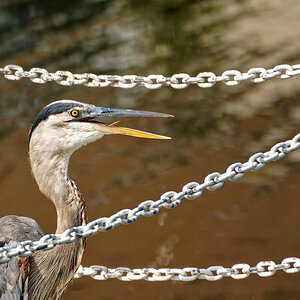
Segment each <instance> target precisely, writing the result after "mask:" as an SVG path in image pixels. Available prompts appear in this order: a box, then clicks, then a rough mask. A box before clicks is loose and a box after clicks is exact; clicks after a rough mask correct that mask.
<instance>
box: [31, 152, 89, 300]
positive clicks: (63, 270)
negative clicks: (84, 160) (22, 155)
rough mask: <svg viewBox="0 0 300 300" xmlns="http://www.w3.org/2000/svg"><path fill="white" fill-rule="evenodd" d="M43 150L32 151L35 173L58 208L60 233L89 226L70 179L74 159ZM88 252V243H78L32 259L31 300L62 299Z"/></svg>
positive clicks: (34, 256) (80, 200)
mask: <svg viewBox="0 0 300 300" xmlns="http://www.w3.org/2000/svg"><path fill="white" fill-rule="evenodd" d="M39 149H40V148H39V147H31V148H30V151H29V157H30V163H31V167H32V173H33V176H34V178H35V180H36V182H37V184H38V186H39V189H40V191H41V192H42V193H43V194H44V195H45V196H46V197H48V198H49V199H51V200H52V202H53V203H54V205H55V207H56V211H57V230H56V233H61V232H63V231H65V230H66V229H68V228H71V227H74V226H79V225H84V224H86V212H85V203H84V201H83V198H82V196H81V194H80V192H79V190H78V189H77V187H76V184H75V183H74V182H73V181H72V180H71V179H70V178H69V177H68V163H69V159H70V155H66V154H64V155H63V154H60V153H59V152H54V151H53V150H52V151H50V150H48V151H47V150H45V148H44V149H42V150H39ZM48 149H49V148H48ZM84 248H85V240H84V239H78V240H76V241H75V242H73V243H70V244H63V245H57V246H56V247H55V248H53V249H52V250H50V251H45V252H43V251H38V252H35V253H34V255H33V256H31V257H30V275H29V297H30V299H53V298H59V297H60V295H61V294H62V292H63V291H64V289H65V288H66V287H67V285H68V284H69V283H70V281H71V280H72V278H73V276H74V274H75V272H76V270H77V268H78V267H79V265H80V262H81V259H82V255H83V251H84Z"/></svg>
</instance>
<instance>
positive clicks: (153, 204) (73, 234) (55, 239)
mask: <svg viewBox="0 0 300 300" xmlns="http://www.w3.org/2000/svg"><path fill="white" fill-rule="evenodd" d="M299 148H300V133H298V134H297V135H296V136H294V138H293V139H291V140H288V141H285V142H280V143H278V144H276V145H274V146H273V147H272V148H271V149H270V150H269V151H267V152H264V153H262V152H259V153H255V154H253V155H252V156H251V157H250V158H249V160H248V161H247V162H245V163H241V162H236V163H234V164H231V165H230V166H229V167H228V168H227V169H226V172H224V173H222V174H221V173H218V172H214V173H211V174H209V175H208V176H206V177H205V179H204V182H203V183H201V184H200V183H198V182H190V183H188V184H186V185H185V186H184V187H183V188H182V191H181V192H175V191H169V192H166V193H164V194H163V195H161V196H160V199H159V200H157V201H153V200H146V201H144V202H142V203H140V204H139V205H138V206H137V207H135V208H133V209H123V210H121V211H119V212H117V213H116V214H114V215H112V216H111V217H109V218H107V217H102V218H99V219H96V220H94V221H92V222H90V223H88V224H86V225H84V226H78V227H73V228H70V229H67V230H66V231H65V232H63V233H61V234H46V235H44V236H43V237H42V238H41V239H40V240H38V241H24V242H21V243H19V244H18V245H17V246H15V247H0V264H2V263H6V262H8V261H10V259H11V258H12V257H14V256H18V255H20V256H30V255H32V254H33V252H34V251H37V250H50V249H53V248H54V247H55V246H56V245H60V244H65V243H72V242H74V241H75V240H76V239H77V238H84V237H88V236H91V235H94V234H96V233H98V232H100V231H101V232H105V231H108V230H111V229H113V228H115V227H116V226H119V225H121V224H130V223H132V222H134V221H136V220H137V219H138V218H139V217H140V216H153V215H155V214H157V213H158V212H159V210H160V209H161V208H162V207H165V208H173V207H176V206H178V205H179V204H180V202H181V199H183V198H185V199H189V200H193V199H196V198H198V197H200V196H201V194H202V192H203V190H205V189H207V190H210V191H214V190H216V189H218V188H220V187H222V186H223V185H224V182H225V181H227V180H231V181H234V180H237V179H240V178H242V177H243V176H244V175H245V173H246V172H248V171H250V170H251V171H257V170H259V169H261V168H262V167H264V166H265V164H266V163H268V162H271V161H275V160H278V159H281V158H283V157H284V156H285V155H286V154H288V153H290V152H292V151H295V150H297V149H299Z"/></svg>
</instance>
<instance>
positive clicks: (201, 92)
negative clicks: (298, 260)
mask: <svg viewBox="0 0 300 300" xmlns="http://www.w3.org/2000/svg"><path fill="white" fill-rule="evenodd" d="M299 15H300V3H299V1H298V0H252V1H241V0H240V1H238V0H202V1H201V0H148V1H139V0H129V1H125V0H106V1H105V0H72V1H71V0H60V1H38V0H1V1H0V43H1V47H0V66H1V67H4V66H5V65H7V64H18V65H21V66H22V67H24V69H25V70H29V69H30V68H32V67H43V68H46V69H47V70H48V71H51V72H55V71H57V70H69V71H71V72H73V73H85V72H88V73H89V72H90V73H96V74H118V75H125V74H138V75H149V74H153V73H154V74H163V75H165V76H169V75H173V74H174V73H188V74H190V75H191V76H196V75H197V74H198V73H199V72H203V71H212V72H215V73H216V74H218V75H219V74H221V73H222V72H223V71H225V70H227V69H238V70H240V71H242V72H246V71H247V70H248V69H249V68H252V67H258V66H262V67H265V68H271V67H273V66H275V65H278V64H283V63H288V64H298V63H300V43H299V36H300V26H299V25H300V24H299V23H300V21H299ZM0 89H1V97H0V189H1V194H0V204H1V208H0V216H4V215H7V214H16V215H24V216H27V217H31V218H34V219H35V220H37V221H38V223H39V224H40V225H41V226H42V228H43V229H44V231H45V232H47V233H50V232H54V231H55V226H56V213H55V210H54V206H53V205H52V203H51V202H50V201H49V200H47V199H46V198H45V197H44V196H43V195H41V194H40V192H39V191H38V188H37V186H36V184H35V182H34V180H33V178H32V176H31V174H30V167H29V163H28V159H27V136H28V131H29V129H30V126H31V123H32V122H33V120H34V118H35V116H36V114H37V113H38V112H39V110H40V109H41V108H42V107H43V106H45V105H46V104H48V103H49V102H51V101H53V100H58V99H73V100H79V101H83V102H87V103H92V104H95V105H98V106H107V107H122V108H125V107H126V108H135V109H143V110H152V111H159V112H165V113H171V114H174V115H175V116H176V118H174V119H172V120H166V119H159V120H153V119H152V120H151V119H148V120H137V119H135V120H131V121H129V120H128V121H125V122H124V125H125V126H128V127H133V128H137V129H141V130H146V131H150V132H155V133H158V134H164V135H168V136H172V138H173V139H172V140H170V141H159V140H157V141H155V140H153V141H152V140H142V139H135V138H131V137H124V136H108V137H105V138H104V139H102V140H100V141H98V142H96V143H94V144H92V145H89V146H87V147H85V148H84V149H82V150H80V151H78V152H77V153H75V154H74V156H73V157H72V159H71V163H70V174H71V177H72V178H73V179H74V180H75V181H76V182H77V184H78V186H79V187H80V189H81V192H82V193H83V195H84V197H85V200H86V203H87V210H88V216H89V220H93V219H95V218H98V217H101V216H110V215H111V214H113V213H115V212H117V211H119V210H120V209H123V208H133V207H135V206H136V205H137V204H138V203H140V202H142V201H144V200H147V199H154V200H156V199H158V198H159V196H160V195H161V194H162V193H164V192H166V191H168V190H175V191H179V190H180V189H181V187H182V186H183V185H184V184H186V183H187V182H189V181H198V182H202V180H203V178H204V177H205V176H206V175H207V174H209V173H211V172H214V171H219V172H223V171H225V169H226V168H227V166H228V165H229V164H231V163H234V162H237V161H241V162H244V161H246V160H247V159H248V157H249V156H250V155H251V154H252V153H255V152H260V151H267V150H268V149H269V148H270V147H271V146H272V145H273V144H275V143H277V142H279V141H283V140H287V139H290V138H292V137H293V136H294V135H295V134H297V133H298V132H299V121H300V104H299V96H300V84H299V76H298V77H295V78H292V79H288V80H280V79H270V80H269V81H267V82H265V83H261V84H254V83H252V82H250V81H247V82H243V83H241V84H240V85H238V86H234V87H228V86H225V85H224V84H223V83H218V84H216V85H215V86H214V87H212V88H210V89H201V88H199V87H197V86H195V85H191V86H190V87H188V88H186V89H184V90H174V89H172V88H170V87H163V88H161V89H159V90H147V89H145V88H143V87H138V88H134V89H128V90H123V89H120V88H102V89H101V88H88V87H84V86H76V87H75V86H73V87H63V86H59V85H58V84H56V83H46V84H44V85H39V84H35V83H32V82H31V81H30V80H28V79H22V80H20V81H9V80H7V79H5V78H3V77H2V76H1V78H0ZM299 163H300V152H299V151H298V152H294V153H291V154H289V155H288V156H287V157H285V158H284V159H282V160H280V161H278V162H275V163H270V164H269V165H268V166H266V167H265V168H263V169H262V170H260V171H258V172H251V173H250V174H247V175H246V176H245V177H244V178H243V179H241V180H239V181H238V182H232V183H226V184H225V185H224V187H223V188H222V189H220V190H217V191H215V192H208V191H206V192H204V193H203V195H202V197H201V198H199V199H196V200H194V201H188V200H183V201H182V203H181V205H180V206H179V207H177V208H176V209H172V210H167V209H162V210H161V211H160V213H159V214H158V215H156V216H153V217H151V218H141V219H139V220H138V221H137V222H136V223H133V224H131V225H130V226H129V225H128V226H120V227H118V228H116V229H114V230H113V231H111V232H107V233H99V234H98V235H95V236H93V237H90V238H88V241H87V248H86V252H85V256H84V259H83V262H82V265H83V266H90V265H94V264H98V265H105V266H108V267H118V266H127V267H130V268H141V267H156V268H160V267H178V268H182V267H187V266H197V267H199V268H207V267H209V266H212V265H222V266H224V267H230V266H232V265H233V264H236V263H248V264H250V265H251V266H255V265H256V264H257V263H258V262H259V261H261V260H273V261H275V262H277V263H279V262H281V261H282V259H284V258H286V257H291V256H299V246H300V218H299V202H298V201H299V194H300V172H299V170H300V164H299ZM299 280H300V273H297V274H293V275H289V274H286V273H284V272H283V271H279V272H277V274H276V275H275V276H273V277H270V278H260V277H259V276H257V275H251V276H250V277H249V278H248V279H245V280H241V281H237V280H233V279H230V278H225V279H222V280H221V281H218V282H207V281H203V280H201V281H200V280H198V281H193V282H187V283H181V282H171V281H169V282H162V283H150V282H145V281H135V282H120V281H118V280H117V279H111V280H108V281H106V282H100V281H95V280H93V279H91V278H89V277H84V278H81V279H76V280H74V283H73V284H72V285H71V286H70V287H69V288H68V289H67V292H66V293H65V294H64V296H63V299H73V300H75V299H90V300H92V299H104V300H110V299H121V298H123V299H145V300H147V299H159V300H168V299H174V300H180V299H189V300H191V299H205V300H210V299H266V300H268V299H272V300H276V299H300V287H299Z"/></svg>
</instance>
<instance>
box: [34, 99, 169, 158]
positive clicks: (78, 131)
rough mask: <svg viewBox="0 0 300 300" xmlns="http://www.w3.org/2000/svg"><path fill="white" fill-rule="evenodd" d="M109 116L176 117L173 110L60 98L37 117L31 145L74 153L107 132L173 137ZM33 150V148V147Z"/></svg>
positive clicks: (143, 136)
mask: <svg viewBox="0 0 300 300" xmlns="http://www.w3.org/2000/svg"><path fill="white" fill-rule="evenodd" d="M107 117H116V118H121V119H122V118H127V117H173V116H172V115H169V114H163V113H156V112H148V111H139V110H130V109H117V108H105V107H96V106H94V105H91V104H85V103H81V102H77V101H71V100H60V101H55V102H53V103H50V104H49V105H47V106H46V107H44V108H43V109H42V110H41V111H40V113H39V114H38V116H37V117H36V119H35V121H34V123H33V125H32V128H31V130H30V133H29V147H30V148H32V147H34V146H33V145H35V146H36V145H39V146H41V145H43V146H42V147H43V148H47V149H49V148H51V149H53V150H55V151H59V152H62V151H64V152H67V153H68V154H72V153H73V152H74V151H76V150H77V149H79V148H80V147H82V146H85V145H86V144H88V143H91V142H94V141H96V140H98V139H100V138H102V137H103V136H104V135H106V134H122V135H129V136H135V137H140V138H151V139H169V137H165V136H161V135H156V134H152V133H148V132H143V131H139V130H135V129H130V128H125V127H119V126H116V125H115V124H116V123H117V122H114V123H112V124H105V123H103V122H101V119H102V120H103V118H107ZM31 150H33V149H31Z"/></svg>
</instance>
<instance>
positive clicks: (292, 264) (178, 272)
mask: <svg viewBox="0 0 300 300" xmlns="http://www.w3.org/2000/svg"><path fill="white" fill-rule="evenodd" d="M279 270H283V271H284V272H286V273H288V274H293V273H297V272H299V271H300V259H299V258H297V257H289V258H285V259H284V260H283V261H282V262H281V263H280V264H276V263H275V262H273V261H261V262H259V263H258V264H257V265H256V266H255V267H250V266H249V265H248V264H235V265H233V266H232V267H231V268H224V267H222V266H212V267H209V268H207V269H199V268H195V267H188V268H183V269H175V268H161V269H154V268H143V269H131V268H126V267H119V268H115V269H110V268H107V267H104V266H91V267H89V268H87V267H82V266H80V267H79V268H78V270H77V273H76V274H75V278H80V277H82V276H90V277H92V278H93V279H96V280H107V279H111V278H117V279H119V280H122V281H132V280H147V281H167V280H176V281H193V280H196V279H205V280H209V281H217V280H220V279H222V278H224V277H231V278H233V279H245V278H247V277H249V275H250V274H257V275H259V276H260V277H270V276H273V275H274V274H275V273H276V271H279Z"/></svg>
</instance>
